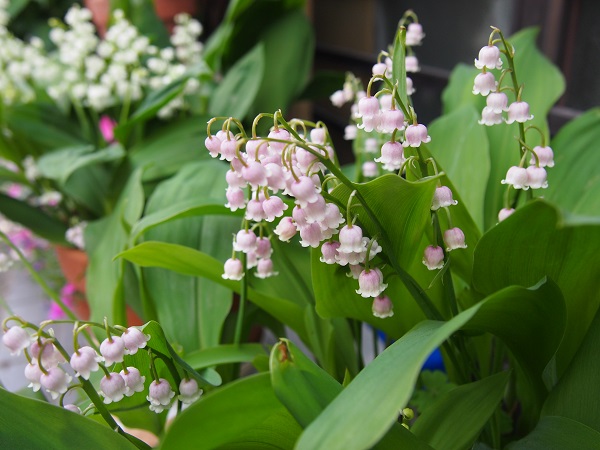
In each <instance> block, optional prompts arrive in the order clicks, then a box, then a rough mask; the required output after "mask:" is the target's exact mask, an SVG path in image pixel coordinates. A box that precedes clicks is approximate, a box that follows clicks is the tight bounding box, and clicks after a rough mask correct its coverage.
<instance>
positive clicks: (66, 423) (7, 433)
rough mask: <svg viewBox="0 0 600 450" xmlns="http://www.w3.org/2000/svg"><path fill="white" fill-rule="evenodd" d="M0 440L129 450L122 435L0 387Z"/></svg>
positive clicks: (11, 444) (50, 449)
mask: <svg viewBox="0 0 600 450" xmlns="http://www.w3.org/2000/svg"><path fill="white" fill-rule="evenodd" d="M0 442H2V447H4V448H23V449H25V448H28V449H36V448H43V449H47V450H60V449H64V448H86V449H89V450H96V449H97V450H105V449H107V448H110V449H115V450H121V449H122V450H132V449H136V448H137V447H136V446H135V445H133V444H132V443H131V442H129V441H128V440H127V439H126V438H125V437H123V436H121V435H120V434H118V433H116V432H115V431H113V430H111V429H110V428H108V427H106V426H102V425H101V424H99V423H98V422H96V421H94V420H90V419H88V418H86V417H83V416H81V415H79V414H75V413H73V412H71V411H68V410H66V409H63V408H59V407H56V406H53V405H50V404H49V403H46V402H40V401H37V400H31V399H28V398H25V397H21V396H18V395H15V394H11V393H10V392H8V391H5V390H4V389H1V388H0Z"/></svg>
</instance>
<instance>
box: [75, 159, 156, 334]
mask: <svg viewBox="0 0 600 450" xmlns="http://www.w3.org/2000/svg"><path fill="white" fill-rule="evenodd" d="M141 179H142V171H141V170H136V171H135V172H134V173H133V174H132V175H131V177H130V178H129V180H128V182H127V185H126V187H125V189H124V190H123V192H122V193H121V196H120V197H119V201H118V202H117V205H116V206H115V209H114V211H113V212H112V213H111V214H110V215H108V216H106V217H104V218H103V219H101V220H99V221H96V222H93V223H90V224H89V225H88V227H87V228H86V243H87V242H90V246H89V247H88V248H87V251H88V255H89V261H90V263H89V266H88V270H87V280H86V284H87V295H88V301H89V303H90V307H91V312H92V320H95V321H100V322H101V321H102V319H103V318H104V317H107V318H108V320H109V322H111V323H120V324H123V323H124V322H125V297H124V293H123V292H122V290H121V289H120V282H122V277H123V269H124V267H123V261H114V259H113V258H114V257H115V255H117V254H118V253H119V252H121V251H123V249H124V248H125V247H126V245H127V242H128V237H129V230H128V229H126V226H127V227H131V225H132V224H133V223H135V222H136V221H137V220H138V219H139V217H140V216H141V214H142V211H143V208H144V191H143V188H142V184H141ZM88 236H89V238H88Z"/></svg>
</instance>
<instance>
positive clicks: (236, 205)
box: [225, 186, 246, 211]
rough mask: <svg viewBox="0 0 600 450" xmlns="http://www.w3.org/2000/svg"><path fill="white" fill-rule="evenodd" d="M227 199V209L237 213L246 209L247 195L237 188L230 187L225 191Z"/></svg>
mask: <svg viewBox="0 0 600 450" xmlns="http://www.w3.org/2000/svg"><path fill="white" fill-rule="evenodd" d="M225 197H226V198H227V203H225V207H226V208H229V209H230V210H231V211H237V210H238V209H244V208H245V207H246V194H245V193H244V191H243V190H242V189H240V188H237V187H231V186H230V187H228V188H227V190H226V191H225Z"/></svg>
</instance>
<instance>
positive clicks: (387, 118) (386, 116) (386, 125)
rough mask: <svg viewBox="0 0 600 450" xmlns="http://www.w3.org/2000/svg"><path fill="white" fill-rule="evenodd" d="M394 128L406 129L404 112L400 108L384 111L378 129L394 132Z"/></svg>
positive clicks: (382, 131) (381, 131)
mask: <svg viewBox="0 0 600 450" xmlns="http://www.w3.org/2000/svg"><path fill="white" fill-rule="evenodd" d="M394 130H404V113H403V112H402V111H400V110H399V109H390V110H389V111H384V112H382V113H381V115H380V116H379V124H378V127H377V131H379V132H380V133H393V132H394Z"/></svg>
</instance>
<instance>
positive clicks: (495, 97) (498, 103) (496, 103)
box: [485, 92, 508, 114]
mask: <svg viewBox="0 0 600 450" xmlns="http://www.w3.org/2000/svg"><path fill="white" fill-rule="evenodd" d="M485 104H486V105H487V107H488V108H490V109H491V110H492V111H493V112H495V113H496V114H500V113H502V112H503V111H508V97H507V96H506V94H505V93H504V92H491V93H490V95H488V96H487V98H486V100H485Z"/></svg>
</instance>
